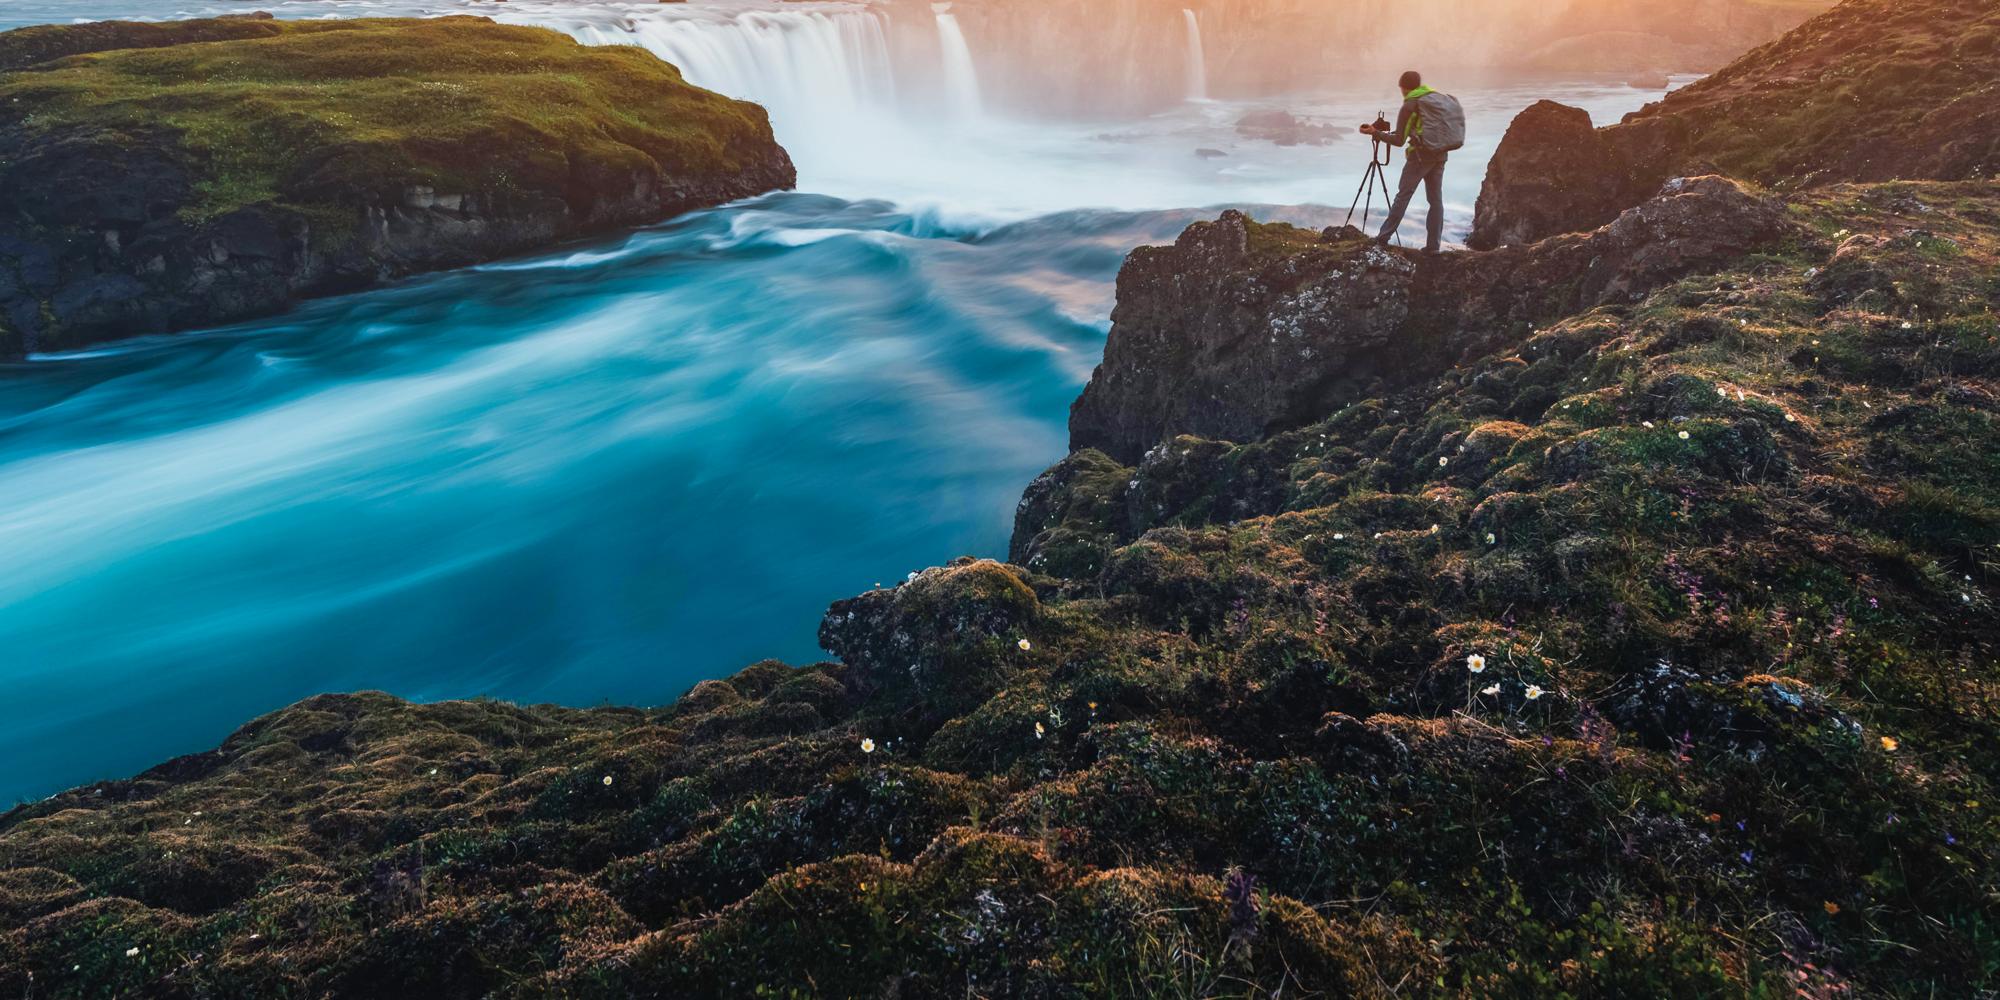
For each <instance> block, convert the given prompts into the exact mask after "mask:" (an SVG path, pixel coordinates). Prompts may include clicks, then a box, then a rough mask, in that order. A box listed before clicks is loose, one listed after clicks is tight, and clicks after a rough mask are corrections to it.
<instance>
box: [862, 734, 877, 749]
mask: <svg viewBox="0 0 2000 1000" xmlns="http://www.w3.org/2000/svg"><path fill="white" fill-rule="evenodd" d="M861 752H862V753H874V752H875V741H874V740H871V739H869V738H868V737H866V736H863V737H861Z"/></svg>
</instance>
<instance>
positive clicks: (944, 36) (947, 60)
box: [931, 4, 980, 121]
mask: <svg viewBox="0 0 2000 1000" xmlns="http://www.w3.org/2000/svg"><path fill="white" fill-rule="evenodd" d="M931 9H932V10H933V11H936V12H937V29H938V56H939V58H940V59H941V60H942V61H943V66H944V97H945V110H946V112H947V113H949V114H950V115H951V117H952V118H953V119H954V120H957V121H968V120H971V119H974V118H977V117H979V109H980V100H979V71H978V70H976V69H974V68H973V65H972V47H971V46H969V45H967V44H966V43H965V32H963V31H961V30H959V27H958V18H956V17H954V16H952V14H951V5H950V4H933V5H932V6H931Z"/></svg>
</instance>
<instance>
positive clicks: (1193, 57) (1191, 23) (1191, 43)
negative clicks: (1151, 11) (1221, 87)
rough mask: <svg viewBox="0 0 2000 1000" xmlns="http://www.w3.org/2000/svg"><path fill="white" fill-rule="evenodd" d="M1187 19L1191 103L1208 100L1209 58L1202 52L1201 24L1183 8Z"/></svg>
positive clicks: (1192, 12)
mask: <svg viewBox="0 0 2000 1000" xmlns="http://www.w3.org/2000/svg"><path fill="white" fill-rule="evenodd" d="M1181 16H1183V17H1185V18H1186V19H1187V96H1188V100H1190V101H1206V100H1208V56H1207V55H1206V54H1204V53H1203V52H1202V50H1201V22H1200V21H1199V20H1197V19H1196V18H1195V16H1194V11H1193V10H1192V9H1188V8H1183V9H1182V10H1181Z"/></svg>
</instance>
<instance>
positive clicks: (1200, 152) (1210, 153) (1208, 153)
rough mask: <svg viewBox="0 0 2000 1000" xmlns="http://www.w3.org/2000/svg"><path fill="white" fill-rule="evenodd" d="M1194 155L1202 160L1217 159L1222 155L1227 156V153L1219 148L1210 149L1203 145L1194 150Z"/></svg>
mask: <svg viewBox="0 0 2000 1000" xmlns="http://www.w3.org/2000/svg"><path fill="white" fill-rule="evenodd" d="M1194 155H1196V156H1198V157H1200V158H1201V159H1204V160H1219V159H1221V158H1222V157H1225V156H1228V155H1229V154H1228V153H1225V152H1223V151H1222V150H1219V149H1210V148H1208V147H1206V146H1203V147H1202V148H1200V149H1197V150H1195V151H1194Z"/></svg>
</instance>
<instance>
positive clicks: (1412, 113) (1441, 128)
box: [1369, 70, 1465, 254]
mask: <svg viewBox="0 0 2000 1000" xmlns="http://www.w3.org/2000/svg"><path fill="white" fill-rule="evenodd" d="M1397 86H1398V87H1399V88H1400V89H1401V90H1402V91H1403V107H1402V109H1401V110H1399V111H1397V112H1396V125H1395V128H1394V129H1391V130H1384V129H1380V128H1376V129H1371V130H1370V131H1369V134H1370V135H1371V136H1373V137H1374V139H1375V141H1376V142H1386V143H1388V144H1389V145H1391V146H1405V149H1404V152H1403V180H1402V183H1401V184H1400V185H1398V187H1397V191H1396V201H1395V203H1394V204H1392V205H1390V206H1389V218H1388V220H1387V221H1386V222H1384V223H1383V224H1382V232H1381V235H1379V236H1377V237H1375V242H1377V243H1381V244H1384V245H1387V244H1388V242H1389V238H1390V237H1392V236H1395V235H1396V229H1397V228H1398V227H1400V226H1401V225H1402V224H1403V213H1404V212H1406V211H1408V210H1409V208H1410V197H1411V196H1412V195H1414V194H1416V193H1417V185H1418V184H1419V183H1421V184H1423V186H1424V195H1425V196H1426V197H1427V198H1429V199H1430V203H1431V207H1430V212H1429V213H1428V214H1427V215H1426V216H1425V217H1424V224H1425V227H1426V230H1427V238H1426V239H1425V241H1424V252H1425V253H1427V254H1434V253H1437V252H1438V249H1439V247H1440V245H1441V244H1442V243H1443V242H1444V164H1445V160H1447V159H1448V158H1450V156H1451V152H1452V150H1455V149H1458V148H1459V147H1461V146H1464V145H1465V112H1464V110H1462V109H1461V108H1460V107H1459V104H1458V99H1457V98H1455V97H1452V96H1451V95H1450V94H1441V93H1439V92H1437V91H1435V90H1432V89H1431V88H1429V87H1426V86H1424V78H1423V76H1422V75H1421V74H1419V73H1418V72H1417V71H1416V70H1411V71H1410V72H1408V73H1404V74H1403V78H1402V79H1401V80H1399V81H1397ZM1406 144H1407V145H1406Z"/></svg>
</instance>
